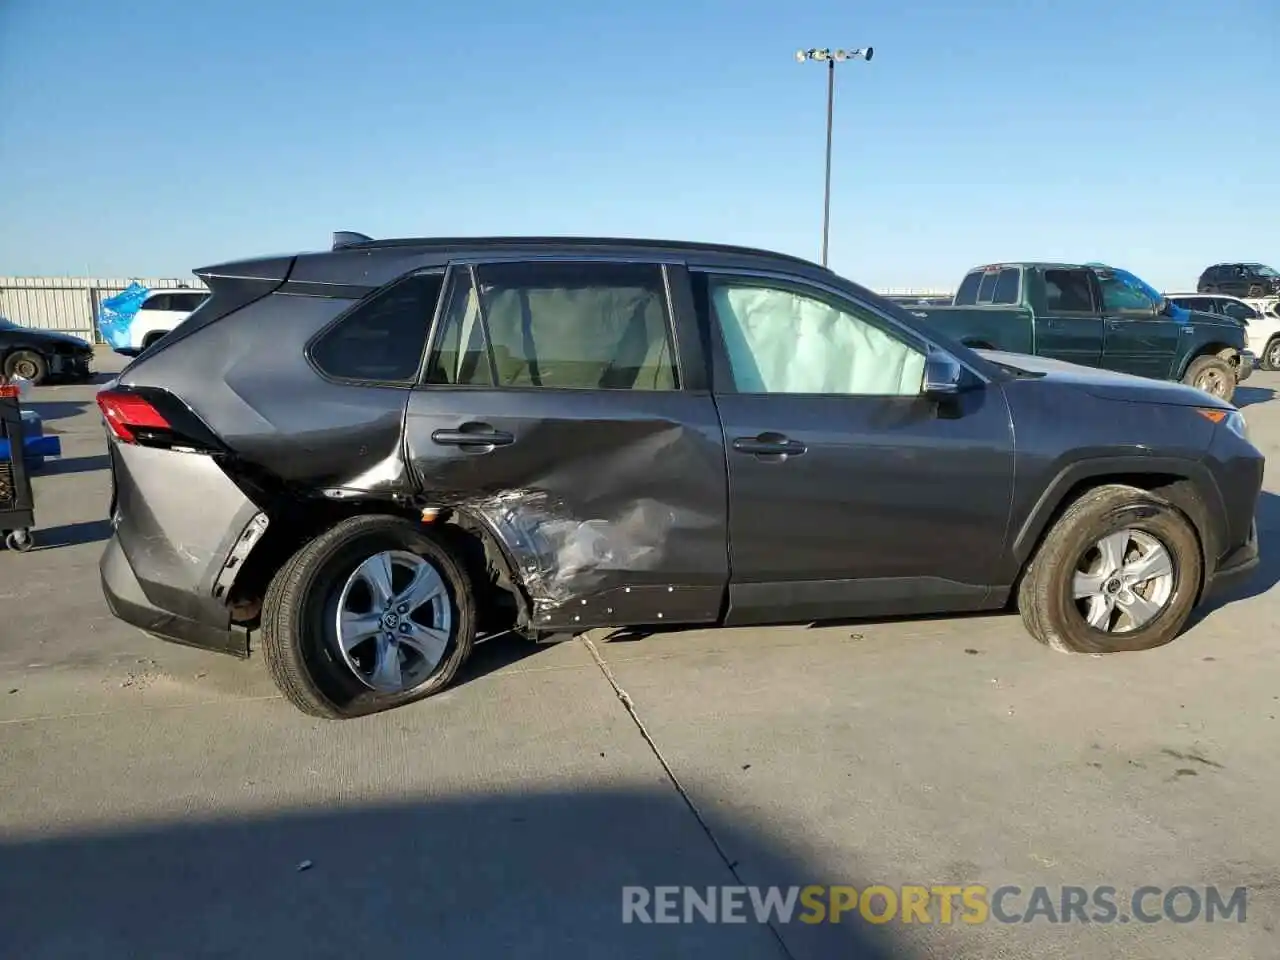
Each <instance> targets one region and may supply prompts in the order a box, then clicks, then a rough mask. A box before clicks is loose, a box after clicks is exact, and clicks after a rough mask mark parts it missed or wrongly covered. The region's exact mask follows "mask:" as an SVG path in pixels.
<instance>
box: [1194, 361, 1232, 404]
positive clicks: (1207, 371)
mask: <svg viewBox="0 0 1280 960" xmlns="http://www.w3.org/2000/svg"><path fill="white" fill-rule="evenodd" d="M1182 382H1183V383H1185V384H1189V385H1190V386H1193V387H1197V388H1198V389H1201V390H1204V391H1205V392H1206V393H1210V394H1212V395H1213V396H1215V397H1218V398H1219V399H1221V400H1225V401H1227V403H1230V402H1231V398H1232V397H1234V396H1235V393H1236V371H1235V368H1234V367H1232V366H1231V364H1230V363H1228V362H1227V361H1226V360H1224V359H1222V357H1219V356H1217V355H1216V354H1210V355H1208V356H1203V357H1196V358H1195V359H1194V360H1192V361H1191V363H1190V364H1188V365H1187V372H1186V373H1185V374H1184V375H1183V377H1182ZM1202 384H1203V385H1202ZM1210 387H1212V389H1209V388H1210Z"/></svg>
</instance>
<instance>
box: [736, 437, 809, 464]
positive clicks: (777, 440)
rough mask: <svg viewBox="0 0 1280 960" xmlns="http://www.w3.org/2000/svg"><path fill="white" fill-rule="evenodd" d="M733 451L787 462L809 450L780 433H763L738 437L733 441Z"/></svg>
mask: <svg viewBox="0 0 1280 960" xmlns="http://www.w3.org/2000/svg"><path fill="white" fill-rule="evenodd" d="M733 449H734V450H736V451H738V453H748V454H751V455H752V456H754V457H759V458H761V459H766V458H767V459H770V460H779V459H781V460H785V459H786V458H787V457H798V456H800V454H802V453H804V452H805V451H806V450H807V449H809V448H808V447H806V446H805V445H804V444H803V443H801V442H800V441H799V440H792V439H791V438H790V437H784V436H783V435H782V434H780V433H762V434H760V435H759V436H756V437H738V438H737V439H736V440H734V441H733Z"/></svg>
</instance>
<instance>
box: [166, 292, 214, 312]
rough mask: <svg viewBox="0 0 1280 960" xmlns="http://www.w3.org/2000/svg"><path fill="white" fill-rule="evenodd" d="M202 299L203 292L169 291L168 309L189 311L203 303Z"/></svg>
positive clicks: (203, 296)
mask: <svg viewBox="0 0 1280 960" xmlns="http://www.w3.org/2000/svg"><path fill="white" fill-rule="evenodd" d="M204 300H205V295H204V294H203V293H171V294H169V302H170V303H171V304H172V306H171V307H170V308H169V309H170V310H181V311H183V312H185V313H190V312H191V311H193V310H195V309H196V308H197V307H198V306H200V304H202V303H204Z"/></svg>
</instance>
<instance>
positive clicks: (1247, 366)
mask: <svg viewBox="0 0 1280 960" xmlns="http://www.w3.org/2000/svg"><path fill="white" fill-rule="evenodd" d="M1257 365H1258V358H1257V356H1256V355H1255V354H1253V353H1251V352H1250V351H1248V350H1241V351H1240V363H1239V365H1238V366H1237V368H1236V370H1237V372H1236V380H1237V382H1243V381H1245V380H1248V379H1249V377H1250V376H1251V375H1252V374H1253V368H1254V367H1256V366H1257Z"/></svg>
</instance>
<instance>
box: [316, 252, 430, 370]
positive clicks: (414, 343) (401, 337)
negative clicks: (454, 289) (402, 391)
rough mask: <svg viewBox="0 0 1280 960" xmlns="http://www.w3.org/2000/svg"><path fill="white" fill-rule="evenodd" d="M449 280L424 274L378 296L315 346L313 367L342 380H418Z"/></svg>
mask: <svg viewBox="0 0 1280 960" xmlns="http://www.w3.org/2000/svg"><path fill="white" fill-rule="evenodd" d="M442 283H443V277H442V276H441V275H440V274H438V273H421V274H415V275H414V276H411V277H408V278H407V279H404V280H400V281H398V282H396V283H393V284H392V285H391V286H389V287H386V288H385V289H383V290H380V291H378V292H377V293H375V294H374V295H373V296H372V297H371V298H370V299H368V300H366V301H365V302H363V303H362V304H360V305H359V306H358V307H356V309H355V310H353V311H352V312H351V313H349V314H347V315H346V316H345V317H343V318H342V319H341V320H339V321H338V322H337V323H336V324H334V326H332V327H330V328H329V329H328V330H326V331H325V332H324V333H322V334H321V335H320V337H319V338H318V339H317V340H316V341H315V342H314V343H313V344H312V345H311V350H310V354H311V362H312V363H314V364H315V365H316V367H317V368H318V369H319V370H320V372H321V373H324V374H325V375H327V376H330V377H333V378H335V379H338V380H360V381H367V382H371V383H406V382H410V381H413V380H415V379H417V375H418V365H419V364H420V363H421V362H422V351H423V349H424V348H425V347H426V342H427V333H428V331H429V330H430V328H431V319H432V317H433V316H435V310H436V301H437V300H438V299H439V298H440V285H441V284H442Z"/></svg>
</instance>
